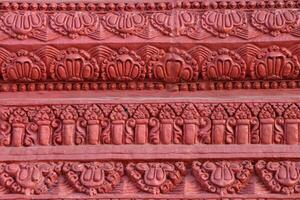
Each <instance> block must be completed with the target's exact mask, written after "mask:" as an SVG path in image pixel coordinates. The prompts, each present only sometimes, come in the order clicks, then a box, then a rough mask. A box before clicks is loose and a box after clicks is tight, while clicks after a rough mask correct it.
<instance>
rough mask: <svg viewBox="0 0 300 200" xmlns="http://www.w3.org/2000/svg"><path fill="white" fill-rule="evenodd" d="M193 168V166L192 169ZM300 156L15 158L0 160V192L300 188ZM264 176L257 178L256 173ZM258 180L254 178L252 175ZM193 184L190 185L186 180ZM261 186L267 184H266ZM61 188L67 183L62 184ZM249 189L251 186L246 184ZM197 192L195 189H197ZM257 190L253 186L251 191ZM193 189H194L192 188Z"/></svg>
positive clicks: (228, 191) (233, 191) (283, 190)
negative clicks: (270, 158)
mask: <svg viewBox="0 0 300 200" xmlns="http://www.w3.org/2000/svg"><path fill="white" fill-rule="evenodd" d="M188 169H190V170H188ZM299 169H300V166H299V162H297V161H287V160H283V161H265V160H259V161H249V160H238V161H227V160H220V161H207V160H203V161H193V162H192V163H191V164H189V163H185V162H177V161H175V162H167V161H161V162H131V163H128V164H126V163H122V162H99V161H94V162H66V161H60V162H9V163H3V162H2V163H0V188H1V190H0V194H1V196H2V195H4V196H5V195H9V194H24V195H44V194H50V195H52V196H55V195H54V193H55V191H57V192H58V194H60V195H61V196H64V195H69V194H71V193H84V194H87V195H98V196H99V195H101V194H103V193H108V194H109V193H112V194H123V192H126V194H127V195H130V193H134V192H138V191H139V193H141V192H142V193H150V194H153V195H158V194H161V193H170V194H174V195H176V194H178V195H180V194H184V193H189V192H192V191H193V192H194V193H195V192H196V193H199V190H197V189H196V188H198V189H201V190H202V191H201V193H204V194H205V193H215V194H222V195H228V194H243V189H244V188H245V187H247V188H248V192H249V191H250V190H249V188H251V184H253V186H254V185H256V184H257V182H259V183H260V184H261V183H263V184H265V185H266V186H267V187H268V188H269V191H263V190H262V188H261V190H260V191H261V192H262V193H266V194H270V193H282V194H292V193H299V184H300V182H299V181H300V172H299ZM188 171H189V172H188ZM256 176H257V178H258V179H259V180H257V181H254V179H255V177H256ZM250 180H252V181H250ZM183 185H186V186H187V185H190V186H191V188H190V191H184V190H183V188H182V186H183ZM260 187H261V186H260ZM58 188H62V189H61V190H58ZM245 190H246V189H245ZM193 192H192V193H193ZM250 193H251V191H250ZM187 195H188V194H187Z"/></svg>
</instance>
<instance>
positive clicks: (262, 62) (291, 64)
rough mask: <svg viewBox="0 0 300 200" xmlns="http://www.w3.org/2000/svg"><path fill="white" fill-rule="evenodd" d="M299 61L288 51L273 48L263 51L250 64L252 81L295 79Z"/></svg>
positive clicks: (276, 47)
mask: <svg viewBox="0 0 300 200" xmlns="http://www.w3.org/2000/svg"><path fill="white" fill-rule="evenodd" d="M299 67H300V66H299V61H298V59H297V57H296V56H295V55H293V54H292V53H291V52H290V51H289V50H288V49H286V48H280V47H278V46H271V47H269V48H265V49H262V50H261V52H260V53H258V55H256V56H255V57H254V58H253V60H252V61H251V64H250V75H251V78H252V79H284V78H286V79H295V78H297V77H298V74H299Z"/></svg>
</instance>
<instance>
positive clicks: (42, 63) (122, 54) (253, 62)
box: [0, 44, 300, 83]
mask: <svg viewBox="0 0 300 200" xmlns="http://www.w3.org/2000/svg"><path fill="white" fill-rule="evenodd" d="M298 56H300V45H295V46H293V47H291V48H289V49H287V48H285V47H279V46H275V45H273V46H269V47H266V48H259V47H257V46H255V45H252V44H246V45H243V46H241V47H240V48H238V49H234V50H231V49H226V48H220V49H218V50H211V49H209V48H207V47H205V46H195V47H193V48H191V49H189V50H187V51H185V50H183V49H179V48H176V47H170V48H168V49H160V48H157V47H155V46H151V45H145V46H143V47H140V48H138V49H134V50H131V49H128V48H126V47H120V48H118V49H111V48H109V47H107V46H96V47H94V48H91V49H89V50H87V51H86V50H83V49H77V48H67V49H62V50H61V49H57V48H54V47H52V46H44V47H41V48H39V49H37V50H35V51H27V50H24V49H20V50H17V51H16V52H10V51H8V50H6V49H4V48H0V66H1V74H2V78H3V79H4V80H5V81H15V82H33V81H45V80H51V81H97V80H101V81H117V82H125V81H127V82H130V81H154V82H155V81H156V82H157V81H159V82H164V83H178V82H195V81H198V80H204V81H207V80H219V81H226V80H235V81H240V80H247V79H248V80H249V79H250V80H281V79H299V69H300V64H299V59H298Z"/></svg>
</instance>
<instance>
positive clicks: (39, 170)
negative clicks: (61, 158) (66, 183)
mask: <svg viewBox="0 0 300 200" xmlns="http://www.w3.org/2000/svg"><path fill="white" fill-rule="evenodd" d="M60 170H61V163H54V162H50V163H41V162H31V163H28V162H24V163H11V164H10V163H7V164H6V163H2V164H0V183H1V185H3V186H4V187H5V188H7V189H8V190H10V191H12V192H13V193H21V194H26V195H31V194H42V193H47V192H48V191H49V190H50V188H51V186H53V185H55V184H56V183H57V181H58V177H59V175H60Z"/></svg>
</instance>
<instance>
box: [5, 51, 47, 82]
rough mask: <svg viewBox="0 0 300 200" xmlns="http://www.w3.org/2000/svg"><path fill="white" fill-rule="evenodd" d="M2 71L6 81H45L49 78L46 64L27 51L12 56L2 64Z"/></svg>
mask: <svg viewBox="0 0 300 200" xmlns="http://www.w3.org/2000/svg"><path fill="white" fill-rule="evenodd" d="M2 50H3V49H2ZM3 51H4V50H3ZM7 54H8V53H7ZM1 70H2V75H3V79H4V80H5V81H24V82H29V81H44V80H46V78H47V72H46V66H45V64H44V62H43V61H42V60H41V59H40V58H39V57H38V56H37V55H35V54H34V53H33V52H28V51H26V50H19V51H17V52H16V53H15V54H10V56H9V57H7V58H6V59H5V60H4V62H3V63H2V68H1Z"/></svg>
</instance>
